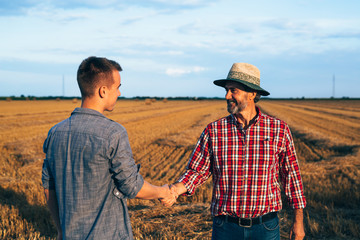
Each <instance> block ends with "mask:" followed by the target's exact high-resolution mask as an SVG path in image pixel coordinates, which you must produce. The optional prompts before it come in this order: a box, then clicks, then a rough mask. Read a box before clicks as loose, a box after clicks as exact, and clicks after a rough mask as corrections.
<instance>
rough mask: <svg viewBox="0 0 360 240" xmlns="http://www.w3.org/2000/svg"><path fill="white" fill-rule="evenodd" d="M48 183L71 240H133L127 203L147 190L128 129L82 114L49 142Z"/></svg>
mask: <svg viewBox="0 0 360 240" xmlns="http://www.w3.org/2000/svg"><path fill="white" fill-rule="evenodd" d="M43 149H44V153H45V154H46V158H45V159H44V164H43V170H42V182H43V186H44V188H46V189H55V191H56V195H57V200H58V205H59V215H60V222H61V227H62V231H63V236H64V238H65V239H97V240H98V239H133V235H132V230H131V224H130V218H129V214H128V209H127V202H126V199H127V198H134V197H135V196H136V195H137V193H138V192H139V191H140V189H141V188H142V186H143V184H144V179H143V177H142V176H141V175H140V174H139V170H140V165H136V164H135V162H134V159H133V156H132V151H131V148H130V144H129V140H128V136H127V133H126V129H125V128H124V127H123V126H121V125H120V124H118V123H116V122H114V121H112V120H110V119H108V118H106V117H105V116H104V115H103V114H101V113H99V112H97V111H95V110H91V109H86V108H76V109H75V110H74V111H73V112H72V114H71V116H70V117H69V118H68V119H66V120H64V121H62V122H60V123H58V124H57V125H55V126H54V127H52V128H51V129H50V131H49V133H48V137H47V138H46V140H45V142H44V147H43Z"/></svg>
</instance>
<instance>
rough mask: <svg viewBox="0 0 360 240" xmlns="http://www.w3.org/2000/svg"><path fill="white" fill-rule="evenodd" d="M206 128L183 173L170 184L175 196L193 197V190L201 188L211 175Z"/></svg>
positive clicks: (208, 140) (208, 138) (209, 149)
mask: <svg viewBox="0 0 360 240" xmlns="http://www.w3.org/2000/svg"><path fill="white" fill-rule="evenodd" d="M210 142H211V140H210V133H209V130H208V128H205V130H204V131H203V132H202V134H201V136H200V138H199V140H198V142H197V144H196V146H195V149H194V151H193V153H192V155H191V157H190V159H189V162H188V164H187V166H186V171H185V173H184V174H183V175H182V176H181V177H180V178H179V179H178V180H177V181H176V183H174V184H172V188H171V189H173V190H176V192H177V195H181V194H184V193H185V194H187V195H189V196H190V195H193V194H194V192H195V189H196V188H198V187H199V186H201V185H202V184H203V183H204V182H205V181H206V180H207V179H208V178H209V177H210V176H211V174H212V169H211V162H212V154H213V153H212V148H211V143H210Z"/></svg>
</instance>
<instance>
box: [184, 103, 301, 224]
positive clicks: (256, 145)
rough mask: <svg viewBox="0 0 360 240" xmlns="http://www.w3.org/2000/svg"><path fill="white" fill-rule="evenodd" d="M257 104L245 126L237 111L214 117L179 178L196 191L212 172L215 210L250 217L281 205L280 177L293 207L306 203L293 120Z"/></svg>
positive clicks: (191, 190) (191, 189)
mask: <svg viewBox="0 0 360 240" xmlns="http://www.w3.org/2000/svg"><path fill="white" fill-rule="evenodd" d="M256 110H257V112H258V114H257V116H256V118H255V121H254V123H253V124H252V125H250V126H249V128H247V129H246V130H243V129H242V128H241V125H240V124H239V123H238V121H237V120H236V118H235V117H234V116H233V115H229V116H227V117H225V118H222V119H219V120H217V121H215V122H213V123H210V124H209V125H208V126H207V127H206V128H205V130H204V131H203V133H202V134H201V136H200V138H199V140H198V142H197V145H196V147H195V150H194V152H193V153H192V156H191V158H190V160H189V163H188V165H187V168H186V172H185V173H184V174H183V175H182V176H181V177H180V179H179V180H178V182H182V183H183V184H184V185H185V187H186V188H187V190H188V193H187V194H188V195H192V194H194V191H195V188H197V187H199V186H200V185H201V184H202V183H204V182H205V181H206V180H207V179H208V178H209V177H210V175H213V196H212V203H211V214H212V215H213V216H217V215H231V216H237V217H242V218H249V217H257V216H261V215H264V214H266V213H269V212H275V211H279V210H281V208H282V202H281V189H280V182H279V179H281V180H280V181H281V182H282V185H283V187H284V190H285V194H286V196H287V200H288V202H289V204H290V206H291V207H292V208H304V207H305V205H306V200H305V197H304V194H303V186H302V181H301V177H300V169H299V165H298V161H297V157H296V153H295V148H294V143H293V140H292V136H291V133H290V129H289V127H288V125H287V124H286V123H285V122H283V121H281V120H279V119H276V118H273V117H270V116H267V115H265V114H262V113H261V112H260V110H259V108H257V107H256ZM279 175H280V176H279Z"/></svg>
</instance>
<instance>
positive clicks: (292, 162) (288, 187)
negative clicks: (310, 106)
mask: <svg viewBox="0 0 360 240" xmlns="http://www.w3.org/2000/svg"><path fill="white" fill-rule="evenodd" d="M285 145H286V150H285V153H284V156H283V158H282V159H281V162H282V163H281V166H280V171H281V178H282V181H283V185H284V189H285V194H286V196H287V199H288V202H289V204H290V207H291V208H293V209H294V222H293V226H292V228H291V230H290V234H289V236H290V239H292V238H291V237H293V238H294V239H296V240H301V239H303V238H304V237H305V231H304V223H303V218H304V217H303V208H305V206H306V199H305V196H304V191H303V184H302V179H301V175H300V167H299V164H298V159H297V156H296V152H295V146H294V142H293V139H292V136H291V132H290V129H289V128H288V127H286V132H285Z"/></svg>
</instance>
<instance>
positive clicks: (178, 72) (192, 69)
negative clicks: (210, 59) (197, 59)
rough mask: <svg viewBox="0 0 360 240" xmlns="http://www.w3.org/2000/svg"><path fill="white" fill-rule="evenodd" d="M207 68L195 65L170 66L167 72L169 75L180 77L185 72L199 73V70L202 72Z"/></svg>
mask: <svg viewBox="0 0 360 240" xmlns="http://www.w3.org/2000/svg"><path fill="white" fill-rule="evenodd" d="M205 70H206V68H204V67H199V66H194V67H190V68H168V69H166V71H165V73H166V75H168V76H172V77H179V76H182V75H184V74H190V73H199V72H202V71H205Z"/></svg>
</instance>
